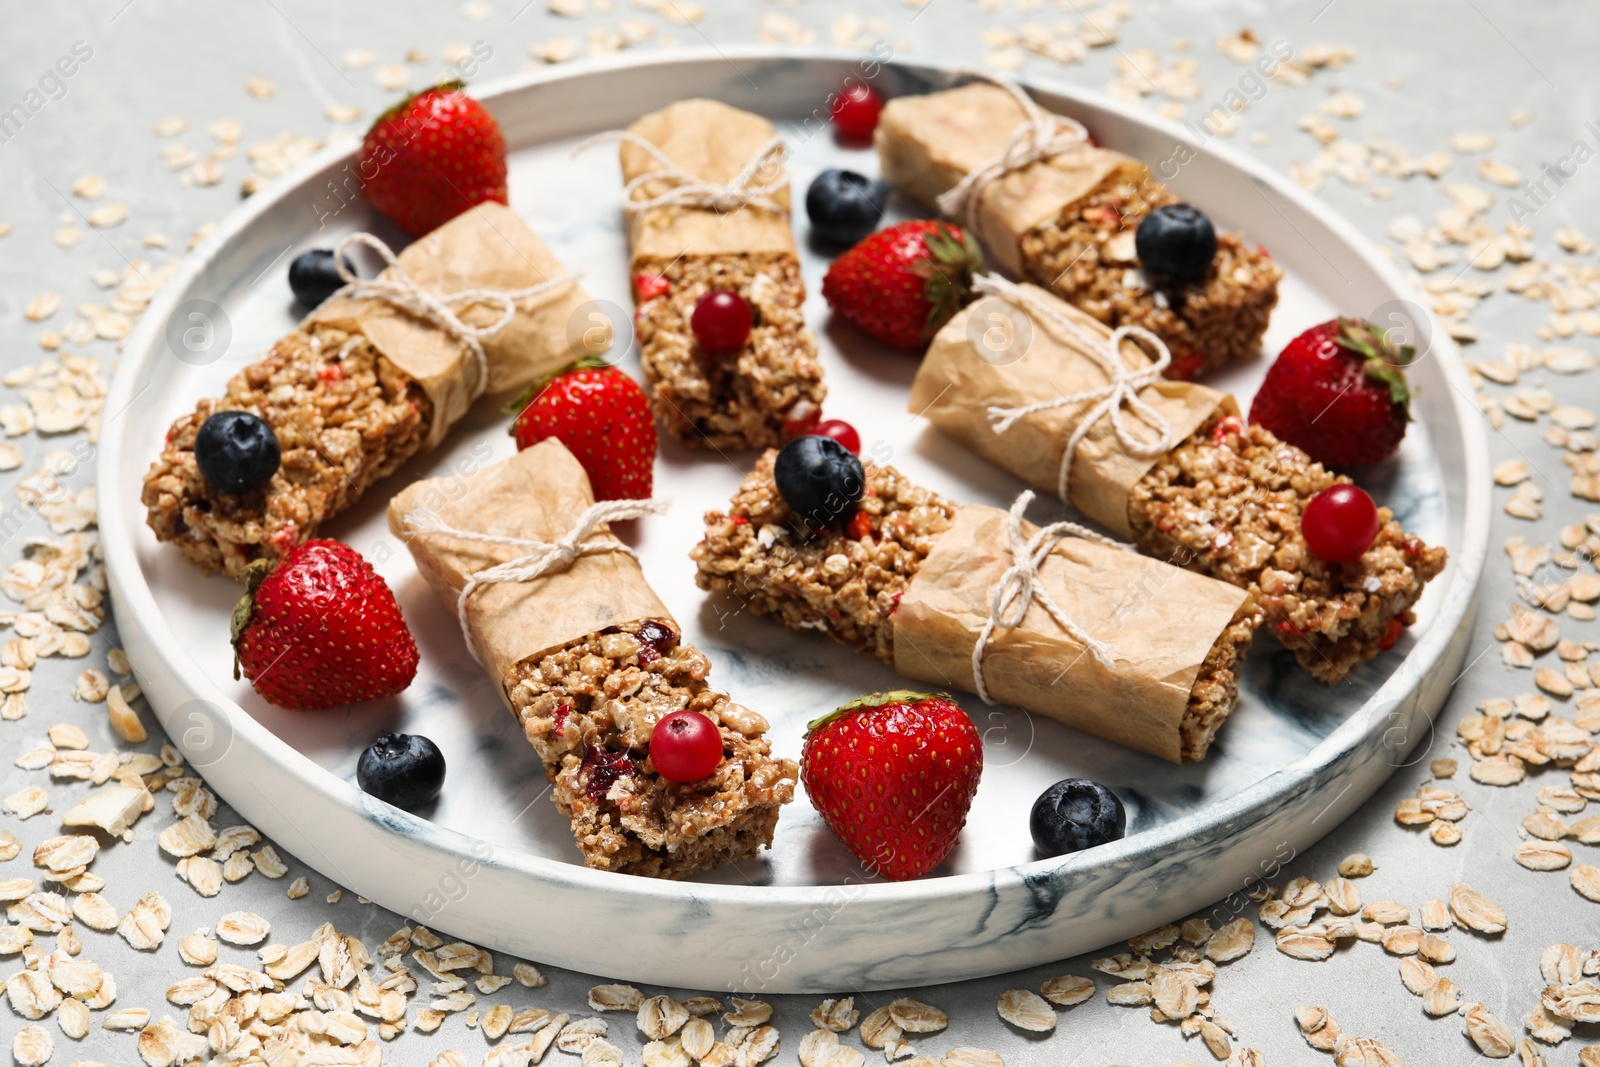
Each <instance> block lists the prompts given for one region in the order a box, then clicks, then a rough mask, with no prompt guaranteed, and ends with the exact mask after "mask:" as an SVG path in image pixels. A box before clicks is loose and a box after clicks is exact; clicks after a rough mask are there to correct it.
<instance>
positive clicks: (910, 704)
mask: <svg viewBox="0 0 1600 1067" xmlns="http://www.w3.org/2000/svg"><path fill="white" fill-rule="evenodd" d="M982 773H983V742H982V740H981V739H980V738H979V737H978V730H977V728H976V727H975V726H973V725H972V720H971V719H969V718H967V713H966V712H964V711H962V710H961V709H960V708H959V707H958V706H956V703H955V702H954V701H953V700H951V699H950V698H949V697H947V696H943V695H935V694H930V693H912V692H907V691H905V690H898V691H895V692H892V693H874V694H873V695H871V696H866V697H862V698H861V699H860V700H853V701H851V702H850V703H848V704H846V705H844V706H843V707H841V708H839V709H838V710H837V711H833V712H830V713H829V714H827V715H824V716H823V717H822V718H820V719H817V720H816V721H815V722H813V723H811V724H810V726H808V727H807V732H806V741H805V747H804V749H803V750H802V751H801V754H800V780H801V781H802V782H803V783H805V787H806V793H807V795H809V796H810V798H811V803H812V806H814V807H815V808H816V809H817V811H819V812H820V813H821V814H822V818H823V821H824V822H826V823H827V824H828V826H829V828H830V829H832V830H833V832H834V833H836V834H838V835H839V839H840V840H841V841H843V842H844V845H845V847H846V848H848V849H849V850H850V852H851V854H852V855H854V856H855V857H856V859H858V860H860V861H861V862H862V864H863V865H864V866H866V867H867V868H868V869H869V870H871V871H872V872H874V873H875V874H880V875H882V876H883V877H885V878H889V879H893V880H894V881H904V880H905V879H908V878H920V877H921V876H922V875H925V874H927V873H928V872H929V871H931V870H933V869H934V868H935V867H937V866H939V864H940V863H942V862H944V858H945V857H946V856H948V855H949V854H950V850H951V849H952V848H954V847H955V844H956V838H957V837H959V836H960V835H961V827H962V826H963V825H965V823H966V821H967V810H968V809H969V808H971V807H972V797H973V795H974V794H975V793H977V791H978V778H979V776H980V775H981V774H982Z"/></svg>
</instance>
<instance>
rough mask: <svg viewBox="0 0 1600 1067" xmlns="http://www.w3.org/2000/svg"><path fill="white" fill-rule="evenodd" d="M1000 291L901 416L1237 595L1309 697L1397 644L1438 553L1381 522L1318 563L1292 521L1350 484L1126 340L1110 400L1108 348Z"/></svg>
mask: <svg viewBox="0 0 1600 1067" xmlns="http://www.w3.org/2000/svg"><path fill="white" fill-rule="evenodd" d="M991 285H993V283H992V281H981V280H980V288H983V287H985V286H991ZM1000 288H1001V289H1002V290H1004V291H1007V292H1008V293H1009V296H1010V299H1002V298H1001V297H1000V296H998V295H990V296H986V297H985V298H983V299H982V300H979V301H978V302H976V303H974V304H972V305H970V306H969V307H967V308H966V309H964V310H963V311H962V312H961V313H960V314H959V315H957V316H956V318H954V319H952V320H951V322H950V323H949V324H947V325H946V327H945V328H944V329H943V330H942V331H940V333H939V334H938V336H936V337H935V338H934V341H933V344H932V346H931V347H930V349H929V351H928V355H927V358H926V359H925V360H924V361H923V364H922V366H921V368H920V369H919V370H918V373H917V377H916V380H915V382H914V383H913V385H912V394H911V400H910V405H909V406H910V409H911V410H912V411H917V412H921V413H922V414H924V415H926V416H927V418H928V419H929V421H931V422H932V423H933V424H934V425H935V426H937V427H939V428H940V429H941V430H943V431H944V432H946V433H949V434H950V435H951V436H953V437H955V438H956V439H957V440H958V441H960V442H962V443H963V444H965V445H966V446H967V447H969V448H971V449H972V450H973V451H975V452H977V453H978V454H980V455H982V456H984V457H986V458H988V459H989V460H991V461H993V462H994V463H996V464H998V465H999V466H1001V467H1003V468H1005V469H1006V470H1008V471H1010V472H1011V473H1013V474H1015V475H1016V476H1017V477H1019V478H1022V479H1024V480H1025V481H1027V482H1029V483H1030V484H1032V485H1035V486H1037V487H1039V488H1041V489H1044V490H1046V491H1047V492H1050V493H1056V494H1059V493H1060V492H1061V486H1062V484H1063V480H1064V479H1065V484H1066V498H1067V499H1068V500H1070V501H1071V503H1072V504H1074V505H1075V506H1076V507H1077V508H1078V510H1080V511H1081V512H1083V514H1085V515H1087V516H1088V517H1089V518H1091V519H1093V520H1094V521H1096V522H1098V523H1099V524H1100V525H1101V526H1103V527H1105V528H1106V529H1108V530H1110V531H1112V532H1113V533H1114V534H1116V535H1117V536H1118V537H1119V538H1123V539H1126V540H1129V541H1132V542H1133V543H1134V544H1137V545H1138V546H1139V547H1140V548H1142V549H1143V550H1144V551H1146V552H1148V553H1150V554H1151V555H1154V556H1158V557H1160V558H1161V559H1164V560H1167V561H1168V562H1172V563H1177V564H1181V565H1182V566H1185V567H1188V568H1190V569H1192V570H1195V571H1198V572H1200V573H1202V574H1207V575H1210V576H1211V577H1213V578H1216V579H1218V580H1220V581H1223V582H1227V583H1229V584H1232V585H1234V586H1237V587H1239V588H1241V589H1247V590H1250V591H1251V593H1252V594H1253V595H1254V596H1255V597H1256V598H1257V600H1258V601H1259V603H1260V605H1261V608H1262V610H1263V612H1264V613H1265V623H1266V626H1267V627H1268V628H1269V629H1271V630H1272V632H1273V635H1274V636H1276V637H1277V638H1278V640H1279V641H1280V642H1282V643H1283V645H1284V646H1285V647H1287V648H1289V649H1291V650H1292V651H1293V652H1294V654H1295V658H1296V660H1297V661H1298V662H1299V663H1300V666H1301V667H1303V668H1305V670H1307V671H1308V672H1310V673H1311V674H1312V675H1313V676H1315V677H1316V678H1318V679H1319V680H1321V681H1323V682H1327V683H1329V684H1336V683H1339V682H1342V681H1344V680H1346V679H1347V678H1348V677H1349V675H1350V672H1351V671H1353V670H1354V669H1355V668H1357V667H1359V666H1360V665H1361V664H1362V663H1365V662H1366V661H1368V660H1370V659H1373V658H1374V657H1376V656H1378V655H1380V654H1381V653H1383V652H1385V651H1387V650H1388V649H1389V648H1391V647H1392V646H1393V645H1394V644H1395V642H1396V641H1397V640H1398V639H1399V636H1400V634H1401V632H1402V630H1403V629H1404V627H1405V626H1406V625H1408V624H1409V623H1410V622H1411V621H1412V619H1413V618H1414V617H1415V616H1414V614H1413V608H1414V607H1415V606H1416V603H1417V601H1418V599H1420V598H1421V596H1422V593H1423V589H1424V587H1425V586H1426V585H1427V583H1428V582H1429V581H1431V580H1432V579H1433V578H1435V577H1436V576H1437V575H1438V574H1439V573H1440V572H1441V571H1442V570H1443V569H1444V565H1445V560H1446V554H1445V551H1444V549H1442V548H1439V547H1437V546H1429V545H1427V544H1425V543H1423V541H1422V540H1421V539H1420V538H1418V537H1416V536H1415V535H1413V534H1410V533H1408V532H1407V531H1406V530H1404V529H1403V528H1402V527H1401V526H1400V524H1399V523H1398V522H1396V521H1395V520H1394V517H1393V514H1392V513H1391V512H1390V511H1389V509H1388V508H1385V507H1380V508H1379V509H1378V514H1379V519H1380V525H1379V529H1378V535H1377V537H1376V538H1374V540H1373V542H1372V544H1371V545H1370V546H1369V547H1368V549H1367V550H1366V551H1365V552H1364V553H1362V555H1361V557H1360V559H1358V560H1356V561H1354V562H1351V563H1342V564H1341V563H1329V562H1327V561H1325V560H1321V559H1318V558H1317V557H1316V555H1315V554H1314V553H1312V552H1311V551H1310V550H1309V549H1308V548H1307V546H1306V543H1305V538H1304V536H1303V535H1302V534H1301V522H1302V518H1303V516H1304V512H1305V508H1306V505H1307V504H1308V503H1309V502H1310V500H1311V498H1312V497H1314V496H1315V495H1316V494H1317V493H1319V492H1322V491H1323V490H1325V489H1328V488H1330V487H1331V486H1334V485H1337V484H1339V483H1341V482H1348V481H1349V480H1350V479H1349V478H1347V477H1344V476H1343V475H1338V474H1335V473H1334V472H1332V471H1329V470H1327V469H1325V468H1324V467H1322V465H1321V464H1318V463H1315V462H1313V461H1312V459H1311V457H1310V456H1308V455H1306V454H1305V453H1304V452H1302V451H1301V450H1300V449H1298V448H1296V447H1294V446H1293V445H1290V444H1286V443H1285V442H1283V441H1279V440H1278V439H1277V438H1276V437H1274V436H1273V435H1272V434H1271V433H1270V432H1268V431H1267V430H1265V429H1263V428H1262V427H1260V426H1254V425H1246V424H1245V423H1244V421H1243V420H1242V419H1241V418H1239V415H1238V405H1237V404H1236V403H1235V401H1234V400H1233V398H1232V397H1231V396H1228V395H1227V394H1224V393H1219V392H1217V391H1216V390H1214V389H1208V388H1206V387H1204V386H1200V385H1194V384H1192V383H1188V382H1175V381H1165V380H1162V379H1160V378H1159V377H1157V376H1156V374H1155V373H1153V372H1154V370H1155V369H1156V368H1155V367H1154V366H1153V365H1152V363H1151V358H1150V354H1149V351H1148V350H1147V349H1146V348H1145V347H1144V345H1143V344H1141V343H1139V342H1137V341H1134V340H1132V339H1124V340H1122V341H1121V342H1120V343H1119V344H1118V346H1117V352H1118V355H1119V357H1120V360H1119V361H1120V365H1121V367H1122V371H1121V372H1120V373H1121V374H1122V375H1124V376H1126V380H1125V381H1124V383H1123V384H1124V385H1125V386H1126V389H1127V392H1126V394H1122V395H1118V396H1112V392H1113V390H1114V389H1115V388H1116V386H1115V383H1114V375H1112V374H1109V373H1107V366H1108V364H1109V358H1110V346H1111V331H1109V330H1107V329H1106V328H1105V327H1104V326H1101V325H1100V324H1099V323H1097V322H1095V321H1094V320H1093V319H1090V318H1089V317H1088V316H1087V315H1084V314H1083V313H1081V312H1079V311H1077V310H1076V309H1075V308H1073V307H1071V306H1069V305H1067V304H1066V303H1064V302H1062V301H1060V300H1057V299H1055V298H1054V297H1051V296H1050V295H1049V294H1047V293H1045V292H1044V291H1043V290H1041V289H1037V288H1035V287H1033V286H1028V285H1023V286H1017V287H1014V288H1012V287H1006V286H1001V287H1000ZM1111 366H1113V367H1114V366H1115V365H1111ZM1079 396H1082V397H1084V399H1082V400H1077V401H1074V402H1066V401H1068V400H1069V399H1071V398H1074V397H1079ZM1113 400H1114V401H1115V402H1116V406H1117V408H1118V409H1119V410H1120V412H1121V416H1122V419H1123V426H1124V430H1125V431H1126V432H1125V435H1124V434H1123V433H1119V431H1118V429H1117V426H1116V424H1115V422H1114V421H1113V420H1112V418H1111V410H1110V408H1109V407H1107V406H1105V405H1107V404H1108V403H1109V402H1110V401H1113ZM1132 401H1137V402H1138V403H1139V404H1141V405H1142V407H1139V408H1137V409H1136V408H1135V407H1134V406H1133V404H1132ZM1075 440H1076V441H1077V442H1078V443H1077V444H1076V447H1073V442H1074V441H1075ZM1069 450H1070V454H1071V464H1070V466H1068V465H1067V464H1065V462H1064V461H1065V460H1066V459H1067V457H1068V453H1069ZM1067 475H1070V477H1069V478H1068V477H1066V476H1067Z"/></svg>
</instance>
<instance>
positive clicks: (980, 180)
mask: <svg viewBox="0 0 1600 1067" xmlns="http://www.w3.org/2000/svg"><path fill="white" fill-rule="evenodd" d="M972 73H973V74H975V75H976V76H977V77H979V78H981V79H983V80H984V81H987V82H990V83H991V84H994V85H997V86H999V87H1000V88H1002V89H1004V90H1005V91H1006V92H1007V93H1009V94H1011V98H1012V99H1013V100H1015V101H1016V102H1017V104H1018V106H1020V107H1021V108H1022V113H1023V115H1024V118H1023V121H1022V122H1021V123H1019V124H1018V125H1017V127H1016V129H1015V130H1013V131H1012V133H1011V139H1010V141H1008V142H1007V143H1006V149H1005V151H1004V152H1001V153H1000V154H999V155H998V156H995V157H994V158H993V159H991V160H989V161H988V162H987V163H985V164H984V165H983V166H981V167H978V168H977V169H976V170H973V171H969V172H968V173H967V175H966V176H965V177H963V178H962V179H961V181H959V182H957V183H956V184H955V186H954V187H952V188H950V189H947V190H946V191H945V192H943V193H940V194H939V196H938V199H937V201H936V202H937V204H938V207H939V210H940V211H941V212H943V213H944V214H945V215H947V216H949V217H950V218H955V219H960V220H961V221H962V222H964V223H965V224H966V225H967V226H968V227H969V228H970V229H973V230H976V229H977V223H978V201H979V199H980V198H981V197H982V196H983V191H984V190H985V189H987V188H988V187H989V183H990V182H993V181H996V180H998V179H1000V178H1003V177H1005V176H1006V175H1007V174H1011V173H1012V172H1014V171H1019V170H1021V169H1022V168H1024V167H1028V166H1032V165H1033V164H1035V163H1038V162H1039V161H1041V160H1045V159H1054V158H1055V157H1056V156H1059V155H1063V154H1065V153H1067V152H1075V151H1078V150H1079V149H1081V148H1083V147H1085V146H1086V145H1087V144H1088V143H1089V131H1088V130H1086V129H1084V126H1083V123H1081V122H1079V121H1078V120H1077V119H1073V118H1068V117H1067V116H1065V115H1057V114H1055V113H1054V112H1051V111H1047V110H1045V109H1044V108H1042V107H1040V106H1039V104H1038V103H1037V102H1035V101H1034V99H1033V97H1031V96H1029V95H1028V94H1027V93H1025V92H1023V91H1022V89H1020V88H1019V87H1018V86H1016V85H1014V84H1013V83H1011V82H1008V81H1006V80H1005V79H1003V78H996V77H993V76H992V75H989V74H983V73H979V72H977V71H973V72H972Z"/></svg>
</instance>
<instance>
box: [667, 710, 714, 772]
mask: <svg viewBox="0 0 1600 1067" xmlns="http://www.w3.org/2000/svg"><path fill="white" fill-rule="evenodd" d="M650 762H651V763H654V764H655V765H656V771H657V773H659V774H660V775H661V777H663V778H665V779H666V780H667V781H669V782H698V781H699V780H700V779H702V778H704V777H706V776H707V775H709V774H711V773H712V772H713V771H715V770H716V769H717V765H718V764H719V763H721V762H722V733H721V732H720V731H719V730H718V729H717V724H716V723H714V722H712V721H711V720H710V719H708V718H706V717H705V716H704V715H702V714H700V713H699V712H698V711H674V712H672V713H671V714H670V715H664V716H662V717H661V719H660V720H659V721H658V722H657V723H656V725H655V728H654V729H653V730H651V731H650Z"/></svg>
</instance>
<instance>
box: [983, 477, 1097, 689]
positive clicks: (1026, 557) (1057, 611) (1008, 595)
mask: <svg viewBox="0 0 1600 1067" xmlns="http://www.w3.org/2000/svg"><path fill="white" fill-rule="evenodd" d="M1032 501H1033V490H1032V489H1026V490H1024V491H1023V492H1022V495H1020V496H1018V497H1017V499H1016V502H1015V503H1014V504H1012V505H1011V521H1010V546H1011V566H1010V567H1009V568H1008V569H1007V570H1006V572H1005V573H1004V574H1002V575H1001V576H1000V581H999V583H998V584H997V585H996V586H995V587H994V597H993V599H992V600H991V601H990V605H989V617H988V618H987V619H986V620H984V623H983V629H982V630H980V631H979V632H978V640H977V642H976V643H975V644H974V645H973V646H972V682H973V688H974V689H976V690H977V691H978V696H979V698H980V699H982V701H983V702H984V703H985V704H993V703H994V700H993V699H992V698H991V697H990V696H989V687H988V685H987V684H985V682H984V680H983V657H984V655H985V653H987V652H988V651H989V642H990V641H991V640H993V638H994V632H995V630H996V629H998V628H1000V627H1004V628H1006V629H1008V630H1009V629H1011V628H1012V627H1014V626H1017V625H1020V624H1021V622H1022V619H1023V616H1025V615H1027V613H1028V607H1029V606H1030V605H1031V604H1032V603H1033V602H1034V601H1035V600H1037V601H1038V602H1039V605H1040V606H1041V607H1043V608H1044V610H1045V611H1046V612H1047V613H1049V615H1050V618H1052V619H1054V620H1055V623H1056V625H1057V626H1059V627H1061V628H1062V629H1063V630H1065V631H1066V632H1067V633H1069V634H1071V635H1072V636H1073V637H1075V638H1077V639H1078V641H1079V643H1081V644H1082V645H1083V647H1084V648H1086V649H1087V650H1088V651H1089V654H1090V655H1092V656H1093V657H1094V658H1095V660H1096V661H1097V662H1098V663H1099V664H1100V665H1101V666H1102V667H1105V668H1107V669H1108V670H1109V669H1112V668H1114V667H1115V666H1116V661H1115V660H1114V659H1113V658H1112V657H1113V655H1114V653H1115V650H1114V649H1113V648H1112V647H1111V646H1110V645H1109V644H1107V643H1105V642H1104V641H1099V640H1096V639H1095V638H1093V637H1091V636H1090V635H1089V634H1088V633H1086V632H1085V631H1084V629H1083V628H1082V627H1081V626H1079V625H1078V624H1077V623H1075V622H1073V621H1072V617H1071V616H1070V615H1068V614H1067V613H1066V612H1065V611H1064V610H1062V608H1061V605H1059V604H1057V603H1056V602H1055V598H1054V597H1052V596H1051V595H1050V594H1049V592H1047V591H1046V590H1045V588H1044V585H1043V583H1041V582H1040V581H1039V567H1040V566H1041V565H1042V564H1043V563H1044V561H1045V559H1046V557H1048V556H1049V555H1050V553H1051V552H1052V551H1053V550H1054V549H1055V547H1056V544H1057V543H1058V542H1060V541H1061V540H1063V539H1064V538H1067V537H1081V538H1083V539H1084V540H1086V541H1093V542H1095V543H1097V544H1102V545H1108V546H1110V547H1112V548H1125V547H1126V546H1124V545H1121V544H1119V543H1118V542H1116V541H1113V540H1112V539H1111V538H1109V537H1104V536H1102V535H1100V534H1097V533H1095V532H1094V531H1093V530H1090V529H1086V528H1085V527H1082V526H1079V525H1078V524H1077V523H1073V522H1065V521H1063V522H1053V523H1051V524H1050V525H1049V526H1044V527H1041V528H1040V529H1039V530H1038V531H1037V532H1036V533H1035V534H1034V535H1033V536H1032V537H1031V538H1024V537H1023V536H1022V513H1023V512H1024V511H1026V510H1027V509H1028V505H1029V504H1030V503H1032Z"/></svg>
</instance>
